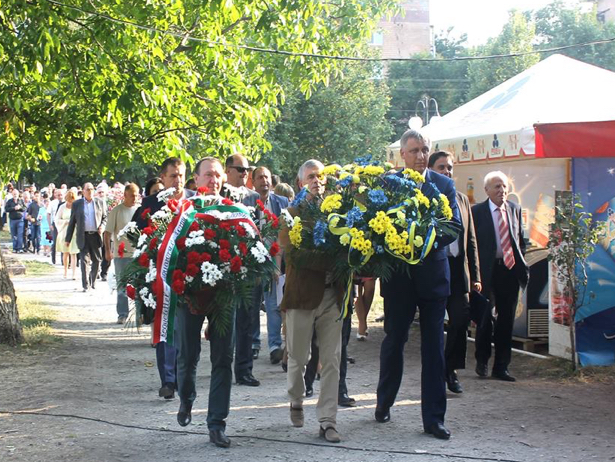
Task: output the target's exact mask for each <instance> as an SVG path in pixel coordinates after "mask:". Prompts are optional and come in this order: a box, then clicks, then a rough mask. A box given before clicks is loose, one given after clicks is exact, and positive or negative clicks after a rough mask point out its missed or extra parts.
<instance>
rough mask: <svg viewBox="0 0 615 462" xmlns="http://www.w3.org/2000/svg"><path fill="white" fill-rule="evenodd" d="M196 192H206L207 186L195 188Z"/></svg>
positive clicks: (207, 190)
mask: <svg viewBox="0 0 615 462" xmlns="http://www.w3.org/2000/svg"><path fill="white" fill-rule="evenodd" d="M197 192H198V193H199V194H207V193H208V192H209V188H208V187H207V186H201V187H200V188H199V189H197Z"/></svg>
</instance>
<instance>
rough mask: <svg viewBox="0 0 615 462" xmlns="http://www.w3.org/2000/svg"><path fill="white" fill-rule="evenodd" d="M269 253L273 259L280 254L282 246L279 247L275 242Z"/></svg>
mask: <svg viewBox="0 0 615 462" xmlns="http://www.w3.org/2000/svg"><path fill="white" fill-rule="evenodd" d="M269 253H270V254H271V256H272V257H275V256H276V255H277V254H279V253H280V246H279V245H278V243H277V242H274V243H273V244H271V248H270V249H269Z"/></svg>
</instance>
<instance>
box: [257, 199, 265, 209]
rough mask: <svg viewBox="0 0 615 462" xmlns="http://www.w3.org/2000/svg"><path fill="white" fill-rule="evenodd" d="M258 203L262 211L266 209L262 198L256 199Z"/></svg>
mask: <svg viewBox="0 0 615 462" xmlns="http://www.w3.org/2000/svg"><path fill="white" fill-rule="evenodd" d="M256 205H257V206H258V208H259V209H261V211H263V210H265V204H263V201H262V200H260V199H256Z"/></svg>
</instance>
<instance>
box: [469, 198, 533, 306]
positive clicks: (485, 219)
mask: <svg viewBox="0 0 615 462" xmlns="http://www.w3.org/2000/svg"><path fill="white" fill-rule="evenodd" d="M492 215H493V213H492V212H491V209H490V207H489V199H487V200H486V201H485V202H481V203H480V204H476V205H474V206H473V207H472V216H473V218H474V227H475V229H476V241H477V243H478V255H479V258H480V274H481V283H482V285H483V293H485V294H487V293H489V292H490V291H491V276H492V274H493V267H494V265H495V260H496V258H495V254H496V251H497V242H496V239H498V237H496V235H495V233H496V231H495V228H494V226H493V216H492ZM506 215H507V220H508V231H509V233H510V238H511V241H512V248H513V253H514V255H515V266H514V267H513V270H514V271H515V274H516V276H517V280H518V281H519V285H520V286H521V287H522V288H525V287H526V286H527V283H528V281H529V276H530V269H529V267H528V266H527V263H526V262H525V258H523V255H524V254H525V241H524V240H523V226H522V224H523V221H522V218H521V207H519V206H518V205H517V204H515V203H513V202H510V201H506Z"/></svg>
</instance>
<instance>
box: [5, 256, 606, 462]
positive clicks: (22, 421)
mask: <svg viewBox="0 0 615 462" xmlns="http://www.w3.org/2000/svg"><path fill="white" fill-rule="evenodd" d="M78 279H79V278H78ZM14 283H15V285H16V287H17V289H18V292H19V294H22V295H28V296H38V297H40V298H42V299H44V300H45V301H46V302H47V303H48V304H49V305H50V306H51V307H53V308H54V309H55V310H57V312H58V320H57V322H56V323H55V324H54V327H55V330H56V333H57V334H58V335H59V336H61V337H62V338H63V341H62V342H59V343H56V344H54V345H53V346H51V347H46V348H34V349H19V348H18V349H8V348H6V347H2V348H0V390H1V391H0V461H3V462H4V461H15V462H16V461H28V462H35V461H45V462H52V461H62V462H65V461H118V460H119V461H124V460H130V461H144V462H156V461H161V462H162V461H165V462H167V461H180V460H181V461H187V462H191V461H209V460H216V461H239V460H250V461H251V462H254V461H265V460H266V461H275V460H284V461H286V460H291V461H297V462H299V461H320V460H327V461H330V462H334V461H349V460H352V461H402V460H412V461H418V462H429V461H436V460H460V461H464V460H487V461H492V460H502V461H524V462H526V461H527V462H530V461H531V462H533V461H587V460H596V461H608V460H615V450H614V449H613V444H614V443H613V436H614V434H615V400H614V399H613V395H614V392H615V385H614V384H613V382H612V381H611V382H607V383H579V382H578V381H574V382H571V381H567V382H565V381H561V380H555V379H546V378H544V374H541V373H540V371H541V370H542V369H544V368H546V367H548V366H549V365H550V363H549V362H548V361H545V360H541V359H536V358H529V357H527V356H522V355H517V354H515V355H514V357H513V363H512V365H511V372H512V373H513V374H514V375H516V376H517V378H518V381H517V382H516V383H505V382H501V381H495V380H491V379H479V378H478V377H477V376H476V374H475V373H474V371H473V369H474V361H473V360H470V361H469V362H468V369H467V370H465V371H461V372H460V379H461V381H462V384H463V386H464V389H465V391H464V393H463V394H462V395H453V394H450V393H449V400H448V411H447V415H446V424H447V426H448V428H449V429H450V430H451V432H452V434H453V436H452V438H451V439H450V440H449V441H440V440H436V439H434V438H432V437H429V436H427V435H425V434H423V433H422V424H421V419H420V402H419V399H420V396H419V385H420V369H419V367H420V365H419V348H418V336H419V333H418V330H417V329H415V328H413V330H412V333H411V341H410V342H409V344H408V345H407V348H406V368H405V374H404V381H403V384H402V387H401V390H400V394H399V397H398V401H397V404H396V405H395V407H394V408H392V410H391V421H390V422H389V423H387V424H379V423H376V422H375V421H374V418H373V413H374V407H375V399H376V395H375V390H376V383H377V380H378V355H379V346H380V342H381V340H382V338H383V331H382V324H378V323H375V322H373V317H372V322H371V324H370V336H369V339H368V340H367V341H366V342H358V341H357V340H356V338H355V333H356V330H355V327H353V333H352V338H351V341H350V345H349V354H350V355H351V356H352V357H354V358H355V359H356V363H355V364H350V365H349V368H348V387H349V390H350V395H351V396H353V397H355V398H356V399H357V401H358V406H357V407H355V408H345V409H340V411H339V414H338V429H339V431H340V433H341V435H342V443H341V444H340V445H328V444H326V443H325V442H324V441H323V440H321V439H319V438H318V422H317V419H316V416H315V403H316V399H310V400H307V401H306V424H305V426H304V427H303V428H293V427H292V426H291V425H290V421H289V415H288V414H289V412H288V399H287V397H286V392H285V386H286V380H285V374H284V372H283V371H282V369H281V368H280V366H279V365H276V366H274V365H271V364H270V363H269V357H268V354H267V352H266V351H263V352H262V354H261V357H260V358H259V359H258V360H257V361H256V362H255V365H254V375H255V376H256V377H257V378H258V379H260V381H261V386H260V387H258V388H251V387H245V386H235V385H234V386H233V390H232V400H231V413H230V416H229V419H228V422H227V434H228V435H229V436H230V437H231V439H232V447H231V448H230V449H220V448H216V447H215V446H213V445H212V444H210V443H209V440H208V436H207V426H206V423H205V418H206V413H207V409H206V406H207V394H208V384H209V377H210V375H209V374H210V367H209V361H208V345H207V342H206V341H203V353H202V355H201V357H202V360H201V363H200V365H199V370H198V378H197V391H198V393H199V396H198V398H197V401H196V402H195V408H194V411H193V423H192V424H191V425H190V426H188V427H186V429H184V428H182V427H180V426H179V425H178V424H177V422H176V417H175V415H176V412H177V409H178V406H179V400H178V399H177V398H175V399H173V400H170V401H165V400H164V399H162V398H159V397H158V394H157V391H158V387H159V386H160V385H159V379H158V373H157V369H156V367H155V353H154V349H152V348H151V347H150V345H149V329H145V330H142V331H141V332H140V333H139V332H137V331H136V330H135V329H134V328H133V329H131V328H124V327H123V326H119V325H117V324H115V323H114V321H115V320H116V314H115V296H114V295H112V294H111V293H110V291H109V289H108V287H107V285H106V284H104V283H99V287H97V289H96V291H95V292H93V293H88V294H83V293H82V292H81V291H80V290H79V281H72V280H68V281H67V280H64V279H63V278H62V274H61V271H60V269H59V267H58V269H57V270H56V272H55V273H54V274H53V275H50V276H44V277H37V278H29V277H16V278H14ZM262 321H263V324H262V332H263V335H264V333H265V318H264V314H263V317H262ZM468 355H469V357H470V358H472V357H473V356H472V355H473V345H472V344H470V346H469V351H468ZM315 391H316V395H317V393H318V382H316V384H315Z"/></svg>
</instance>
